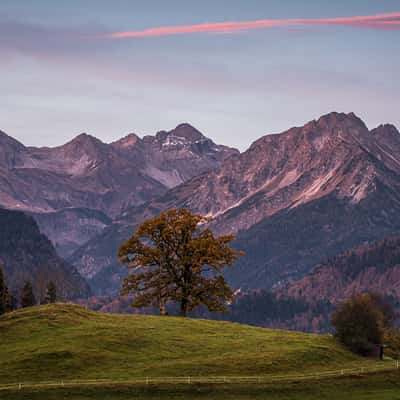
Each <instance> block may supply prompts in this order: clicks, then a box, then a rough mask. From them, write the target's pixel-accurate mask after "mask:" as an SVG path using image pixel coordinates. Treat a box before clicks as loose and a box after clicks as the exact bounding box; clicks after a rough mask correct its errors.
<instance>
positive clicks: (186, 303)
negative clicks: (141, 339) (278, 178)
mask: <svg viewBox="0 0 400 400" xmlns="http://www.w3.org/2000/svg"><path fill="white" fill-rule="evenodd" d="M206 222H208V219H206V218H204V217H202V216H200V215H195V214H192V213H191V212H190V211H188V210H185V209H183V210H170V211H167V212H165V213H163V214H161V215H160V216H158V217H155V218H152V219H150V220H148V221H146V222H144V223H143V224H142V225H140V227H139V228H138V230H137V231H136V233H135V234H134V236H132V237H131V238H130V239H129V240H128V241H127V242H126V243H124V244H123V245H122V246H121V247H120V249H119V252H118V257H119V259H120V261H121V263H122V264H127V265H128V267H129V268H130V269H131V270H133V273H132V274H131V275H129V276H128V277H126V278H125V280H124V282H123V285H122V288H121V294H122V295H126V294H129V293H132V292H133V293H134V294H135V300H134V303H133V306H134V307H144V306H158V307H159V308H160V313H161V314H163V313H165V305H166V303H167V302H168V301H175V302H177V303H178V304H179V307H180V315H182V316H186V315H187V313H188V312H189V311H191V310H193V309H194V308H195V307H197V306H200V305H205V306H206V307H207V308H208V310H210V311H223V310H224V309H225V304H226V302H227V301H228V300H230V299H231V298H232V295H233V293H232V290H231V289H230V288H229V286H228V285H227V283H226V281H225V279H224V277H223V275H222V270H223V268H224V267H226V266H231V265H232V264H233V262H234V261H235V260H236V259H237V258H238V257H239V256H240V255H241V253H240V252H238V251H236V250H234V249H232V248H231V247H230V246H229V244H230V242H231V241H232V240H233V239H234V236H233V235H224V236H220V237H215V236H214V235H213V233H212V231H211V230H210V229H209V228H202V227H203V226H204V224H205V223H206Z"/></svg>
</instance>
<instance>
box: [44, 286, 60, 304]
mask: <svg viewBox="0 0 400 400" xmlns="http://www.w3.org/2000/svg"><path fill="white" fill-rule="evenodd" d="M56 301H57V287H56V284H55V283H54V282H53V281H50V282H49V283H48V284H47V287H46V295H45V297H44V302H45V304H51V303H55V302H56Z"/></svg>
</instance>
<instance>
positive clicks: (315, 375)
mask: <svg viewBox="0 0 400 400" xmlns="http://www.w3.org/2000/svg"><path fill="white" fill-rule="evenodd" d="M396 369H400V367H399V361H395V362H383V363H380V364H374V365H371V364H369V365H360V366H359V367H354V368H344V369H336V370H329V371H319V372H312V373H311V372H310V373H305V374H286V375H260V376H232V375H227V376H175V377H150V376H148V377H138V378H130V379H121V380H111V379H82V380H58V381H41V382H14V383H7V384H0V391H7V390H23V389H40V388H62V387H69V388H70V387H76V386H111V385H112V386H114V385H132V386H133V385H159V384H189V385H191V384H239V383H252V384H257V383H260V384H262V383H274V382H282V383H290V382H297V381H303V380H315V379H326V378H334V377H340V376H355V375H363V374H371V373H376V372H382V371H393V370H396Z"/></svg>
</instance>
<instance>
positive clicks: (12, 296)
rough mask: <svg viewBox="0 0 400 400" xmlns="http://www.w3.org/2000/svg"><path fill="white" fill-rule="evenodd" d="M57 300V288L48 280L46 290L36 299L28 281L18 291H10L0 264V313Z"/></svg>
mask: <svg viewBox="0 0 400 400" xmlns="http://www.w3.org/2000/svg"><path fill="white" fill-rule="evenodd" d="M56 301H57V288H56V285H55V283H54V282H52V281H49V282H48V283H47V286H46V292H45V294H44V296H42V298H40V299H37V298H36V297H35V294H34V290H33V286H32V283H31V282H30V281H26V282H25V283H24V285H23V286H22V287H21V289H20V290H19V292H16V293H15V292H14V293H11V292H10V291H9V289H8V287H7V283H6V277H5V276H4V272H3V268H2V267H1V266H0V315H2V314H5V313H7V312H11V311H14V310H16V309H18V308H26V307H32V306H35V305H39V304H49V303H55V302H56Z"/></svg>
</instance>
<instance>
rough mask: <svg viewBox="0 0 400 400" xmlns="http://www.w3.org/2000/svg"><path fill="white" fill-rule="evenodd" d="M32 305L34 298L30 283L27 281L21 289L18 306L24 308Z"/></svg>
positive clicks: (34, 303)
mask: <svg viewBox="0 0 400 400" xmlns="http://www.w3.org/2000/svg"><path fill="white" fill-rule="evenodd" d="M34 305H36V298H35V295H34V294H33V287H32V283H31V282H29V281H27V282H25V284H24V286H23V288H22V290H21V297H20V306H21V307H22V308H25V307H32V306H34Z"/></svg>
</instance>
